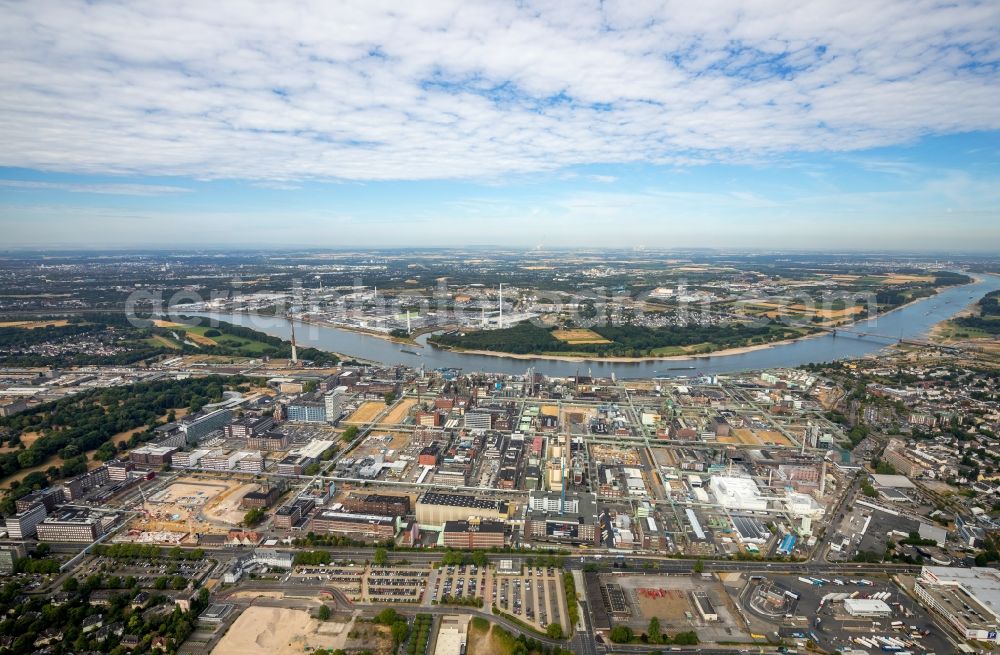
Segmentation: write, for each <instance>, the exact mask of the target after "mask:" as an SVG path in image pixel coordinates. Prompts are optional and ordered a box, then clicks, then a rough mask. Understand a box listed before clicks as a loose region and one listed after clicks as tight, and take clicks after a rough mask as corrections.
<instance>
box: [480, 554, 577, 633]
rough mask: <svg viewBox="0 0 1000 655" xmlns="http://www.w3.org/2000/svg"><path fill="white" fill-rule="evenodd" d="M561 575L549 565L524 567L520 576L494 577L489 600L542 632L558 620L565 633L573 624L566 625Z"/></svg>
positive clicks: (559, 571)
mask: <svg viewBox="0 0 1000 655" xmlns="http://www.w3.org/2000/svg"><path fill="white" fill-rule="evenodd" d="M561 576H562V571H561V570H560V569H554V568H551V567H550V568H546V567H525V568H524V570H523V571H522V573H521V575H503V576H496V577H495V578H494V579H493V586H492V588H491V590H490V602H491V603H492V604H493V605H496V606H497V607H498V608H500V611H501V612H505V613H507V614H513V615H514V616H516V617H517V618H519V619H520V620H522V621H524V622H526V623H529V624H531V625H533V626H535V627H536V628H538V629H539V630H541V631H543V632H544V631H545V628H546V627H548V625H549V624H550V623H558V624H559V625H561V626H562V628H563V631H564V632H565V633H568V632H569V631H571V630H572V626H570V625H568V618H567V613H566V598H565V595H564V593H563V583H562V578H561Z"/></svg>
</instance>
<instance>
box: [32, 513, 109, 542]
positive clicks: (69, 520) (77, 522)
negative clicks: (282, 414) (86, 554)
mask: <svg viewBox="0 0 1000 655" xmlns="http://www.w3.org/2000/svg"><path fill="white" fill-rule="evenodd" d="M102 534H104V529H103V523H102V517H101V515H100V514H96V513H92V512H91V511H90V510H87V509H76V508H73V509H64V510H62V511H61V512H59V513H57V514H55V515H53V516H49V517H46V518H45V520H44V521H42V522H41V523H39V524H38V540H39V541H53V542H64V543H65V542H75V543H90V542H92V541H94V540H95V539H97V538H98V537H100V536H101V535H102Z"/></svg>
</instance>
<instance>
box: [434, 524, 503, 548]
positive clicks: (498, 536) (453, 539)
mask: <svg viewBox="0 0 1000 655" xmlns="http://www.w3.org/2000/svg"><path fill="white" fill-rule="evenodd" d="M505 529H506V524H505V523H504V522H502V521H490V520H484V521H481V520H479V519H470V520H468V521H447V522H445V524H444V530H443V533H442V539H443V541H444V545H445V546H447V547H448V548H463V549H468V548H499V547H502V546H503V545H504V531H505Z"/></svg>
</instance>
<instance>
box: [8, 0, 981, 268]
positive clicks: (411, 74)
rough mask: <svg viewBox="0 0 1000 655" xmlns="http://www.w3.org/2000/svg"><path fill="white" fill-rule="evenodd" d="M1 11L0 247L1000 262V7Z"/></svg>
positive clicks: (55, 6) (369, 0) (619, 5)
mask: <svg viewBox="0 0 1000 655" xmlns="http://www.w3.org/2000/svg"><path fill="white" fill-rule="evenodd" d="M0 11H2V12H3V14H2V15H3V16H4V19H3V20H2V21H0V58H2V59H0V61H3V62H4V63H3V65H0V88H2V89H3V92H2V93H0V144H2V146H0V235H2V238H0V249H3V248H74V247H87V248H93V247H109V248H130V247H158V246H163V247H233V248H241V247H261V246H274V247H284V246H293V247H301V246H310V247H319V248H341V247H364V246H419V247H426V246H463V245H491V244H492V245H505V246H524V247H545V246H560V247H563V246H569V247H572V246H602V245H604V246H609V247H616V248H618V247H646V248H671V247H685V248H686V247H713V246H715V247H725V248H734V247H746V248H753V249H759V248H796V249H798V248H809V249H827V248H829V249H865V250H893V249H896V250H942V249H947V250H973V251H1000V84H998V82H1000V2H996V1H995V0H986V1H984V2H974V1H966V0H951V1H949V2H937V1H928V0H879V2H871V0H861V1H854V0H836V1H833V2H811V3H806V2H802V1H801V0H756V1H750V2H736V1H728V2H719V1H716V0H699V1H698V2H690V1H687V0H685V1H681V2H643V1H641V0H627V1H624V2H611V1H606V2H575V1H570V0H554V1H552V2H540V3H536V2H530V1H520V2H500V1H495V0H494V1H490V2H475V1H470V0H465V1H461V2H450V1H444V0H427V1H426V2H411V3H399V2H395V3H390V2H377V1H373V0H362V1H359V2H349V1H347V2H333V1H329V0H326V1H315V2H310V1H302V2H296V3H275V2H262V3H248V2H233V1H227V0H215V1H213V2H204V0H197V1H191V2H188V1H186V0H179V1H176V2H163V3H147V2H142V3H140V2H104V1H101V0H93V1H88V2H77V1H74V0H53V1H48V0H33V1H32V2H14V1H10V2H8V1H4V0H0Z"/></svg>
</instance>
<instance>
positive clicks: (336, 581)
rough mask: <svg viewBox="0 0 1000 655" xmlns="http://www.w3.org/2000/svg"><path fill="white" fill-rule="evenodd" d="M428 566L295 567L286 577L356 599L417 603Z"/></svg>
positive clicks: (422, 594)
mask: <svg viewBox="0 0 1000 655" xmlns="http://www.w3.org/2000/svg"><path fill="white" fill-rule="evenodd" d="M429 577H430V569H428V568H426V567H408V566H392V567H380V566H362V565H353V564H346V565H339V564H331V565H328V566H323V565H319V566H302V567H296V568H295V569H294V570H293V571H291V572H290V573H289V574H288V579H289V580H296V581H301V582H306V583H309V582H311V583H323V584H329V585H330V586H331V587H335V588H337V589H339V590H340V591H342V592H344V594H345V595H346V596H347V597H348V598H350V599H351V600H352V601H355V602H371V603H378V602H392V603H420V602H422V601H423V600H424V593H425V591H426V589H427V582H428V578H429Z"/></svg>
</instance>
